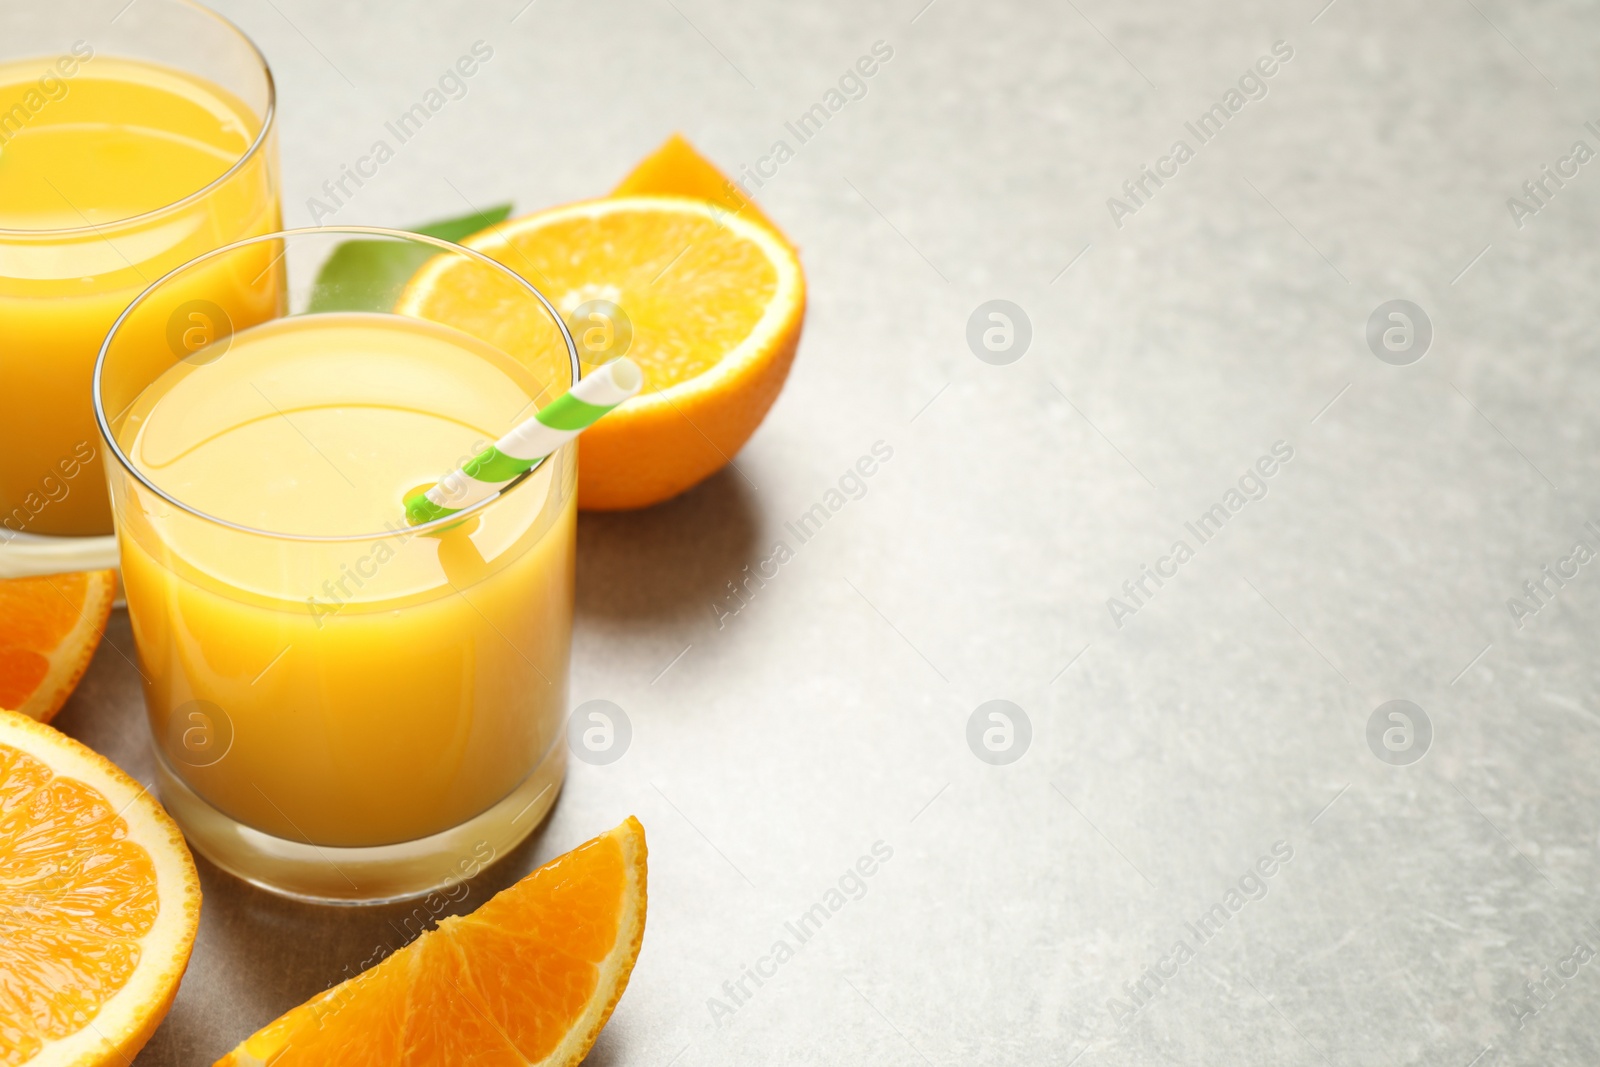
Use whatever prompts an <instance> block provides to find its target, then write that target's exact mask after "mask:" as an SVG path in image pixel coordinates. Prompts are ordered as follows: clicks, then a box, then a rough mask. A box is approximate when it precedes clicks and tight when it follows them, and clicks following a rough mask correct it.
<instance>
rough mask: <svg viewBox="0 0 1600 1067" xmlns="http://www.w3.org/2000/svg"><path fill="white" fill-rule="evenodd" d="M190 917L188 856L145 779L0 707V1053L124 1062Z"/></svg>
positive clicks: (154, 1011) (42, 1063)
mask: <svg viewBox="0 0 1600 1067" xmlns="http://www.w3.org/2000/svg"><path fill="white" fill-rule="evenodd" d="M199 922H200V880H199V878H198V877H197V876H196V875H195V869H194V861H193V860H192V859H191V858H190V856H189V850H188V849H187V848H186V847H185V846H184V843H183V835H182V834H181V833H179V831H178V827H177V826H176V825H174V824H173V822H172V820H171V819H170V818H168V817H167V813H166V812H164V811H162V810H161V806H160V805H159V804H157V803H156V802H155V800H154V799H153V798H152V797H151V796H150V794H149V793H147V792H146V791H145V789H144V787H143V786H141V785H140V784H139V783H138V782H136V781H134V780H133V779H132V778H129V777H128V776H127V775H126V774H124V773H122V771H120V770H118V769H117V768H116V767H114V766H113V765H112V764H111V763H110V762H109V761H107V760H106V759H105V757H103V756H100V755H98V754H96V753H94V752H91V751H90V750H89V749H87V748H85V747H84V746H83V745H80V744H79V743H78V742H76V741H74V740H72V739H71V738H70V737H67V736H66V735H65V734H63V733H61V732H60V731H58V730H54V729H52V728H51V727H48V726H45V725H43V724H41V723H37V722H34V721H33V720H32V719H30V718H28V717H27V716H24V715H18V714H16V713H15V712H10V711H0V1064H5V1065H7V1067H12V1065H17V1064H27V1065H29V1067H99V1065H101V1064H117V1065H119V1067H120V1065H126V1064H128V1063H130V1062H132V1059H133V1057H134V1055H136V1054H137V1053H138V1051H139V1050H140V1049H141V1048H143V1047H144V1043H145V1042H146V1041H148V1040H150V1035H151V1034H153V1033H154V1032H155V1029H156V1027H157V1026H158V1025H160V1023H161V1020H162V1019H163V1018H165V1017H166V1014H167V1009H168V1008H170V1007H171V1006H172V998H173V995H174V994H176V993H177V991H178V982H179V981H180V980H181V979H182V978H183V971H184V968H185V967H187V966H188V964H189V950H190V949H191V948H192V947H193V945H194V935H195V930H196V928H197V927H198V925H199Z"/></svg>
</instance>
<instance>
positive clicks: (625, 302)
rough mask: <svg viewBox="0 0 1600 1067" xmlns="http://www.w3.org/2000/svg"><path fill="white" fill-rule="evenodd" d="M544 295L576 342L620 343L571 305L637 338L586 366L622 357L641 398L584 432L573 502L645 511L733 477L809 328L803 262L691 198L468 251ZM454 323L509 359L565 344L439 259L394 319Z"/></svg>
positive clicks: (612, 207) (563, 219)
mask: <svg viewBox="0 0 1600 1067" xmlns="http://www.w3.org/2000/svg"><path fill="white" fill-rule="evenodd" d="M463 243H464V244H466V245H467V246H468V247H469V248H475V249H477V250H478V251H480V252H483V253H484V254H486V255H488V256H489V257H491V258H493V259H495V260H498V261H499V262H501V263H503V264H505V265H506V266H508V267H510V268H511V269H512V270H514V271H516V272H517V273H518V274H520V275H522V276H523V277H524V278H526V279H528V280H529V281H530V282H532V283H533V284H534V285H535V286H537V287H538V288H539V289H540V290H541V291H542V292H544V294H545V295H546V296H548V297H549V298H550V300H551V301H553V302H554V303H555V304H556V307H557V310H558V311H559V312H560V313H561V314H562V316H563V317H565V318H567V319H569V325H571V326H572V329H573V333H574V335H576V336H579V337H582V336H585V335H586V334H588V332H589V331H591V330H596V331H599V336H602V337H610V338H613V339H615V338H620V337H621V336H622V335H623V327H621V326H618V325H617V324H615V323H611V322H607V321H604V320H597V319H595V318H593V317H592V315H591V314H590V313H589V312H585V316H586V317H585V321H582V322H579V321H575V313H576V312H578V310H579V309H580V308H583V307H585V306H586V305H587V306H590V307H591V308H592V305H590V302H591V301H596V300H601V301H608V302H610V303H611V304H614V305H616V306H617V307H618V308H620V309H621V311H622V315H623V316H625V317H626V320H627V330H629V331H631V341H630V342H629V343H628V345H627V346H626V348H625V352H624V349H623V346H622V345H621V343H620V342H617V345H616V347H614V348H610V349H606V350H604V351H603V354H600V355H597V356H595V357H594V358H595V359H596V360H597V361H599V362H603V361H604V360H605V359H609V358H614V357H615V356H618V355H623V354H626V355H627V356H628V357H629V358H630V359H632V360H633V361H634V362H635V363H637V364H639V366H640V368H641V369H642V370H643V371H644V375H645V388H644V392H643V393H641V394H640V395H639V396H638V397H636V398H635V399H633V400H631V401H629V402H628V403H627V404H625V405H624V406H622V407H620V408H618V409H617V410H616V411H613V412H612V413H611V414H610V415H607V416H606V417H605V418H604V419H602V420H601V421H600V422H599V423H597V424H595V426H594V427H592V428H591V429H589V430H588V431H586V432H585V433H584V435H583V439H582V443H581V445H580V446H579V463H578V505H579V507H582V508H586V509H590V510H616V509H622V508H640V507H646V506H648V505H650V504H655V503H659V502H660V501H663V500H666V499H668V498H669V497H672V496H676V495H677V494H679V493H681V492H683V491H684V490H686V489H688V488H690V487H691V486H693V485H696V484H698V483H699V482H701V481H703V480H705V479H706V478H707V477H709V476H710V475H712V474H714V473H715V472H716V471H718V470H720V469H721V468H722V467H724V466H725V465H727V464H728V463H729V462H730V461H731V460H732V458H733V456H734V455H735V454H736V453H737V452H738V451H739V449H741V448H743V447H744V444H745V442H746V441H748V440H749V439H750V436H751V434H753V433H755V431H756V427H758V426H760V425H761V420H762V419H763V418H765V417H766V414H767V411H768V409H770V408H771V407H772V403H773V401H775V400H776V399H777V397H778V393H779V391H780V390H781V389H782V388H783V383H784V380H785V379H786V378H787V377H788V375H789V366H790V364H791V363H792V362H793V361H794V353H795V346H796V345H797V344H798V343H799V340H800V326H801V322H802V320H803V318H804V316H805V279H804V277H803V275H802V274H801V270H800V260H799V259H798V258H797V257H796V255H795V252H794V249H793V248H791V247H790V246H789V245H788V244H787V243H786V242H785V241H784V240H783V238H782V237H781V236H780V235H778V233H777V231H776V230H774V229H772V228H771V226H770V225H769V224H767V223H766V222H764V221H761V220H758V219H756V218H754V217H753V216H747V215H746V214H744V213H740V214H734V213H731V212H729V211H726V210H724V209H723V208H722V207H720V206H718V205H717V204H714V203H711V202H709V201H706V200H703V199H695V198H690V197H684V196H624V197H611V198H607V199H602V200H591V201H586V202H583V203H578V204H570V205H568V206H566V207H559V208H553V209H551V210H549V211H541V212H539V213H537V214H534V215H527V216H524V217H522V218H517V219H508V220H507V221H505V222H502V223H500V224H499V225H497V226H492V227H490V228H489V229H487V230H484V231H483V232H482V233H479V234H476V235H474V236H472V237H470V238H468V239H467V240H466V241H465V242H463ZM398 310H399V311H401V312H402V313H403V314H412V315H417V316H420V317H423V318H428V319H432V320H434V321H435V322H443V323H446V324H449V325H454V326H457V327H459V328H461V329H462V330H464V331H466V332H468V333H470V334H474V335H475V336H479V337H484V338H486V339H489V340H492V341H494V342H495V343H497V344H498V345H499V346H500V347H501V348H502V349H504V350H505V351H508V352H512V353H517V352H534V353H538V352H549V351H551V350H552V348H553V347H557V346H560V345H561V344H562V342H561V340H560V337H559V335H558V334H557V333H556V331H555V329H554V327H553V325H552V324H551V322H550V319H549V316H548V315H544V314H543V313H541V312H538V311H537V310H536V309H533V308H531V307H529V306H528V304H527V302H526V301H522V302H518V301H516V300H514V299H507V297H506V294H504V293H488V292H485V290H484V289H483V285H482V272H481V271H480V270H477V269H476V268H475V267H473V265H472V264H471V262H470V261H467V260H463V259H460V258H452V257H446V256H441V257H439V258H438V259H437V260H435V261H433V262H432V263H431V264H429V265H428V266H425V267H424V268H423V269H422V270H421V271H419V272H418V274H417V276H416V277H415V278H413V279H412V281H411V284H410V286H409V287H408V288H407V290H406V292H405V293H404V294H403V295H402V297H401V302H400V305H399V308H398Z"/></svg>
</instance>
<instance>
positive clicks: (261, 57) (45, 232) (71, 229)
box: [0, 0, 278, 240]
mask: <svg viewBox="0 0 1600 1067" xmlns="http://www.w3.org/2000/svg"><path fill="white" fill-rule="evenodd" d="M166 2H167V3H170V4H176V5H178V6H179V7H186V8H188V9H189V10H191V11H195V12H198V13H200V14H202V15H206V16H208V17H209V18H211V19H213V20H215V21H216V22H218V23H220V24H221V25H222V27H223V29H225V30H227V31H229V32H231V33H232V34H233V35H234V36H236V37H238V38H239V40H241V41H243V42H244V44H245V47H246V48H248V49H249V50H250V52H251V54H253V55H254V56H255V57H256V62H257V63H259V64H260V65H261V73H262V75H263V76H264V77H265V78H266V79H267V109H266V111H265V112H264V113H263V114H262V116H261V129H260V131H259V132H258V133H257V134H256V139H255V140H254V141H251V142H250V147H249V148H246V149H245V150H244V152H243V154H241V155H240V156H239V158H238V159H236V160H234V161H233V165H232V166H230V167H229V168H228V169H227V170H225V171H223V172H222V173H221V174H219V175H217V176H216V177H215V178H213V179H212V180H211V181H209V182H207V183H206V184H205V185H202V186H201V187H200V188H198V189H196V190H195V191H194V192H192V193H189V194H187V195H186V196H184V197H182V198H181V199H178V200H174V201H172V203H170V204H163V205H161V206H160V207H154V208H151V209H150V210H149V211H141V212H140V213H139V214H137V215H129V216H128V217H127V218H125V219H116V220H114V221H112V222H105V223H101V224H100V225H98V226H97V225H95V224H94V223H92V222H85V223H84V224H83V225H82V226H58V227H52V228H50V229H40V230H12V229H6V228H5V227H3V226H0V238H7V239H11V240H17V239H21V238H33V237H39V238H46V237H62V236H66V235H68V234H77V235H80V236H82V235H88V234H95V235H99V236H102V237H103V236H104V235H105V231H108V230H114V229H120V228H123V227H129V228H131V227H134V226H137V225H143V224H145V223H147V222H150V221H151V220H154V219H157V218H160V217H161V216H163V215H167V214H171V213H174V212H176V211H178V210H179V209H181V208H184V207H186V206H188V205H189V204H191V203H192V202H194V201H196V200H199V199H200V198H201V197H203V196H205V195H206V194H208V193H210V192H211V191H212V190H214V189H217V188H219V187H221V186H222V184H223V183H224V182H226V181H227V180H228V179H229V178H232V177H233V176H234V175H235V174H237V173H238V172H239V171H240V170H242V169H243V168H244V166H245V164H246V163H249V162H250V161H251V160H252V159H254V158H255V157H256V156H258V155H260V154H261V152H262V150H263V149H264V147H265V146H266V143H267V139H268V137H270V136H271V134H272V130H273V124H274V123H275V122H276V120H277V117H278V83H277V81H276V80H275V79H274V78H273V76H272V67H271V65H270V64H268V63H267V57H266V55H265V54H264V53H263V52H262V51H261V48H260V47H259V46H258V45H257V44H256V43H255V41H254V40H252V39H251V37H250V35H249V34H248V33H245V32H244V30H242V29H240V28H239V26H238V24H237V23H235V22H234V21H233V20H232V19H230V18H228V17H227V16H226V15H223V14H220V13H218V12H216V11H213V10H211V9H210V8H209V7H206V6H205V5H204V4H201V3H199V2H198V0H166ZM186 73H187V72H186Z"/></svg>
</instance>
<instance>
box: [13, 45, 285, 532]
mask: <svg viewBox="0 0 1600 1067" xmlns="http://www.w3.org/2000/svg"><path fill="white" fill-rule="evenodd" d="M55 61H56V57H50V58H38V59H27V60H17V61H12V62H9V63H5V64H0V231H8V232H0V383H3V384H4V388H0V525H3V526H4V527H5V528H7V529H9V530H14V531H22V532H27V533H37V534H99V533H109V532H110V530H111V515H110V509H109V506H108V503H107V500H106V492H105V487H104V482H103V474H102V473H101V471H102V468H101V464H100V457H99V455H98V453H99V449H100V442H99V440H98V433H97V431H96V430H95V427H94V423H93V415H92V410H91V405H90V395H89V381H90V373H91V370H92V367H93V364H94V358H95V356H96V354H97V352H98V350H99V347H100V343H101V341H102V340H103V339H104V337H105V334H106V332H107V331H108V330H109V329H110V327H111V324H112V323H113V321H115V319H116V317H117V315H118V314H120V313H121V311H122V310H123V308H125V307H126V306H127V305H128V303H129V302H130V301H132V299H133V298H134V297H135V296H137V295H138V293H139V292H140V291H142V290H143V289H144V288H145V287H146V286H147V285H149V284H150V283H151V282H154V281H155V280H156V279H157V278H159V277H161V275H163V274H165V273H166V272H167V271H169V270H171V269H172V268H174V267H177V266H180V265H181V264H183V263H185V262H187V261H188V260H190V259H193V258H194V257H195V256H198V255H200V254H201V253H203V252H206V251H209V250H210V249H212V248H216V247H218V246H219V245H222V244H226V243H228V242H231V241H234V240H238V239H240V238H243V237H248V236H255V235H258V234H262V233H269V232H271V231H273V230H275V229H277V228H279V218H280V213H279V208H278V187H277V176H276V169H275V167H276V164H275V154H274V152H273V151H272V146H271V145H267V146H264V147H265V149H266V150H265V151H262V152H260V153H258V154H256V155H253V156H251V157H250V158H249V160H248V161H247V162H246V163H245V165H244V166H243V167H241V168H240V170H239V171H237V172H235V173H234V174H233V175H231V176H229V178H228V179H227V180H226V181H224V182H222V183H220V184H219V185H217V186H216V187H214V188H209V189H208V186H210V185H211V183H213V182H216V181H217V179H219V178H221V177H222V176H223V175H224V174H227V172H228V171H229V169H230V168H232V167H233V166H234V165H235V164H236V163H238V162H239V161H240V160H241V158H243V157H244V156H245V154H246V152H248V151H249V149H250V146H251V145H252V143H253V142H254V141H255V139H256V137H257V135H258V134H259V133H260V130H261V121H262V118H261V116H259V115H257V114H256V113H255V111H254V110H252V109H251V108H250V107H249V106H248V105H246V104H245V103H244V102H243V101H241V100H239V99H238V98H237V97H235V96H233V95H232V94H230V93H228V92H226V91H225V90H223V89H221V88H219V87H217V86H215V85H212V84H210V83H208V82H206V81H203V80H201V79H199V78H196V77H193V76H191V75H188V74H185V73H183V72H181V71H177V70H174V69H170V68H166V67H162V66H158V65H155V64H151V63H145V62H141V61H135V60H128V59H119V58H116V57H112V56H100V55H95V56H92V57H89V58H85V59H82V60H81V61H77V62H75V63H74V64H73V66H74V70H73V73H72V74H71V76H70V77H62V76H59V74H57V73H55V72H57V71H58V69H59V68H57V67H55V66H54V63H55ZM47 75H53V76H50V77H47ZM202 190H205V193H204V195H203V196H200V197H198V198H197V199H196V200H195V201H194V202H192V203H188V204H184V205H183V206H181V207H178V208H175V209H173V210H169V211H162V210H160V209H164V208H168V207H169V205H174V204H177V203H178V202H179V201H183V200H184V199H185V198H187V197H189V196H191V195H192V194H196V193H200V192H201V191H202ZM151 212H156V214H154V215H150V214H149V213H151ZM263 262H266V261H263ZM239 290H240V286H239V283H238V281H237V280H236V279H232V278H227V277H219V278H217V279H215V284H214V285H213V286H211V287H210V289H209V291H208V292H207V294H206V295H207V297H208V298H209V299H210V300H212V301H213V302H214V303H216V304H218V305H220V306H221V307H223V308H225V309H227V310H228V311H229V312H230V313H234V312H236V311H237V312H238V314H237V315H236V322H248V321H254V320H256V319H259V317H260V315H259V314H252V313H251V310H250V309H251V308H252V307H253V306H254V305H255V304H256V303H258V301H256V300H253V299H247V297H246V295H245V294H242V293H241V292H240V291H239ZM152 342H153V343H155V342H156V339H155V338H152ZM160 343H165V342H164V341H162V342H160ZM86 455H87V456H89V457H91V458H89V459H88V461H87V462H85V461H84V457H85V456H86Z"/></svg>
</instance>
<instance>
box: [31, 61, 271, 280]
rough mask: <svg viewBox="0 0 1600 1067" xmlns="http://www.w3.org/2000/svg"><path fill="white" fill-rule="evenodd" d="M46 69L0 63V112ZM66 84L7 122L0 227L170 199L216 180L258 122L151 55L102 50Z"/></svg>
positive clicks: (40, 224)
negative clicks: (148, 59) (143, 58)
mask: <svg viewBox="0 0 1600 1067" xmlns="http://www.w3.org/2000/svg"><path fill="white" fill-rule="evenodd" d="M39 67H40V62H39V61H37V60H35V61H29V60H22V61H18V62H11V63H6V64H0V116H4V115H6V114H7V113H8V112H10V111H11V109H12V108H14V107H16V106H17V105H18V104H21V103H24V102H25V101H26V100H27V96H28V94H29V93H30V92H34V93H38V92H39V84H38V83H39V78H40V74H39ZM60 84H61V86H62V88H61V89H60V90H57V91H58V92H60V93H61V94H62V95H61V96H60V98H59V99H55V100H51V99H50V98H49V97H48V96H45V97H44V100H45V103H43V104H42V106H38V108H37V110H35V109H34V107H33V106H29V107H28V109H27V110H28V111H29V116H28V117H27V118H26V119H13V121H11V122H5V121H4V120H3V119H0V229H5V230H66V229H76V228H77V227H80V226H90V225H94V226H101V225H104V224H106V223H109V222H120V221H121V220H123V219H128V218H132V217H133V216H135V215H142V214H144V213H145V212H147V211H154V210H155V209H156V208H160V207H166V206H167V205H168V204H173V203H176V202H177V201H179V200H182V199H183V198H184V197H186V196H188V195H189V194H190V193H194V192H198V191H199V190H201V189H203V188H205V187H206V186H207V185H210V184H211V183H212V182H213V181H215V180H216V179H217V178H219V177H221V176H222V175H223V174H224V173H225V172H226V171H227V169H228V168H229V167H231V166H233V165H234V163H236V162H238V160H239V158H240V157H241V156H243V155H244V153H245V150H246V149H247V148H249V147H250V142H251V141H253V140H255V136H256V134H257V132H259V130H260V128H261V127H260V123H259V121H258V120H257V119H256V117H255V116H254V115H253V114H251V112H250V110H249V109H248V108H247V107H245V106H244V104H243V103H242V102H240V101H238V100H236V99H233V98H231V97H230V96H229V95H227V94H225V93H224V92H222V90H220V89H218V88H217V87H215V86H211V85H207V84H206V83H204V82H201V81H199V80H198V79H196V78H194V77H191V76H189V75H187V74H183V73H181V72H179V71H176V70H171V69H168V68H165V67H159V66H156V65H154V64H150V63H143V62H137V61H133V60H126V59H115V58H111V57H105V56H102V57H96V58H94V59H90V60H88V61H87V62H85V63H83V64H82V65H81V66H80V68H79V71H78V73H77V74H75V75H74V76H73V77H72V78H71V79H65V80H61V82H60ZM37 99H38V97H35V101H37ZM153 280H154V279H152V281H153Z"/></svg>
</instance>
